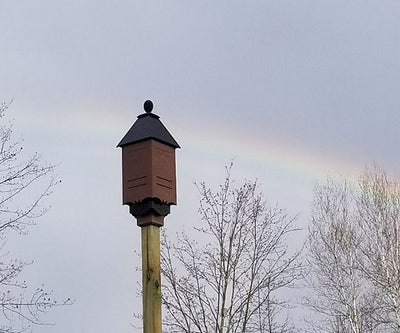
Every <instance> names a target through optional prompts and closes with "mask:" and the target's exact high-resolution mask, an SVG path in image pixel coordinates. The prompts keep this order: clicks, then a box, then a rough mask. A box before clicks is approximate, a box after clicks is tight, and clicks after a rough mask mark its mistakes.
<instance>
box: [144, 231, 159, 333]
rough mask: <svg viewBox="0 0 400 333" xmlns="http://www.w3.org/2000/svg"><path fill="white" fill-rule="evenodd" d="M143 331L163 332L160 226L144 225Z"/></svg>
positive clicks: (150, 332) (148, 332)
mask: <svg viewBox="0 0 400 333" xmlns="http://www.w3.org/2000/svg"><path fill="white" fill-rule="evenodd" d="M141 229H142V283H143V286H142V288H143V333H161V273H160V228H159V227H158V226H155V225H148V226H145V227H142V228H141Z"/></svg>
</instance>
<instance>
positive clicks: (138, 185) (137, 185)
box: [128, 183, 146, 189]
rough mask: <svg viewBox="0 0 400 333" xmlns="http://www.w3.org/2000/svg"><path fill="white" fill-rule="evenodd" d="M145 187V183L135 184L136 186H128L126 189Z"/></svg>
mask: <svg viewBox="0 0 400 333" xmlns="http://www.w3.org/2000/svg"><path fill="white" fill-rule="evenodd" d="M145 185H146V183H142V184H136V185H132V186H129V187H128V189H132V188H135V187H140V186H145Z"/></svg>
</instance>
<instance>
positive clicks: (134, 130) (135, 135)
mask: <svg viewBox="0 0 400 333" xmlns="http://www.w3.org/2000/svg"><path fill="white" fill-rule="evenodd" d="M146 103H147V104H146ZM150 103H151V102H150V101H146V102H145V110H146V113H143V114H141V115H139V116H138V119H137V120H136V121H135V123H134V124H133V125H132V127H131V128H130V130H129V131H128V132H127V133H126V134H125V136H124V137H123V138H122V140H121V142H120V143H119V144H118V146H117V147H123V146H126V145H129V144H132V143H135V142H139V141H144V140H149V139H153V140H156V141H160V142H162V143H165V144H166V145H168V146H171V147H173V148H180V146H179V144H178V143H177V142H176V141H175V139H174V138H173V137H172V135H171V134H170V133H169V132H168V130H167V129H166V127H165V126H164V125H163V123H162V122H161V121H160V119H159V118H160V117H159V116H157V115H156V114H153V113H151V111H152V109H153V104H152V103H151V104H150Z"/></svg>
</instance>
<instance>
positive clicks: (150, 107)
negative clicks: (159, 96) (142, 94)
mask: <svg viewBox="0 0 400 333" xmlns="http://www.w3.org/2000/svg"><path fill="white" fill-rule="evenodd" d="M143 108H144V111H146V112H147V113H150V112H151V111H153V102H152V101H150V100H149V99H148V100H147V101H146V102H144V104H143Z"/></svg>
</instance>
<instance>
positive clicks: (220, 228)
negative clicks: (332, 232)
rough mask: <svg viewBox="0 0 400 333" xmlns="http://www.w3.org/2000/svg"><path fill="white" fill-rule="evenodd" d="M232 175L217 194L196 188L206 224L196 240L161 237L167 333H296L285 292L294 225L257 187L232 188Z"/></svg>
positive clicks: (293, 262) (294, 259)
mask: <svg viewBox="0 0 400 333" xmlns="http://www.w3.org/2000/svg"><path fill="white" fill-rule="evenodd" d="M230 171H231V167H230V168H227V176H226V179H225V182H224V183H223V184H222V185H221V186H220V189H219V191H217V192H214V191H212V190H211V189H209V188H208V187H207V186H206V185H205V183H200V184H198V185H197V187H198V190H199V193H200V196H201V202H200V209H199V212H200V217H201V221H202V223H203V224H202V225H201V226H199V227H198V228H195V233H196V236H195V238H191V237H189V236H188V235H187V234H185V233H181V234H180V235H179V236H178V239H177V241H176V243H172V242H170V241H169V240H168V239H167V238H166V237H165V235H164V237H163V240H162V250H161V252H162V254H161V257H162V258H161V261H162V264H161V267H162V275H163V283H162V286H163V290H162V292H163V294H162V295H163V303H164V305H165V310H166V311H165V312H166V315H165V321H164V327H165V329H166V331H168V332H216V333H230V332H261V333H262V332H282V333H283V332H292V331H293V330H292V327H291V325H290V324H289V317H288V312H287V310H288V300H287V299H285V298H284V297H283V293H282V291H283V290H284V289H285V288H290V287H292V286H293V283H294V282H295V281H296V279H297V278H298V277H299V273H300V272H299V270H300V263H299V261H298V257H299V251H292V252H291V251H289V250H288V246H287V237H288V236H289V235H291V234H292V233H293V232H295V231H296V230H297V229H296V228H295V227H294V221H295V218H288V217H287V216H286V214H285V212H284V211H282V210H281V209H278V208H270V207H268V206H267V205H266V203H265V201H264V199H263V196H262V195H261V193H260V192H259V190H258V186H257V182H250V181H246V182H245V183H244V184H243V185H241V186H235V184H234V181H233V180H232V179H231V175H230ZM290 253H291V254H290Z"/></svg>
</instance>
